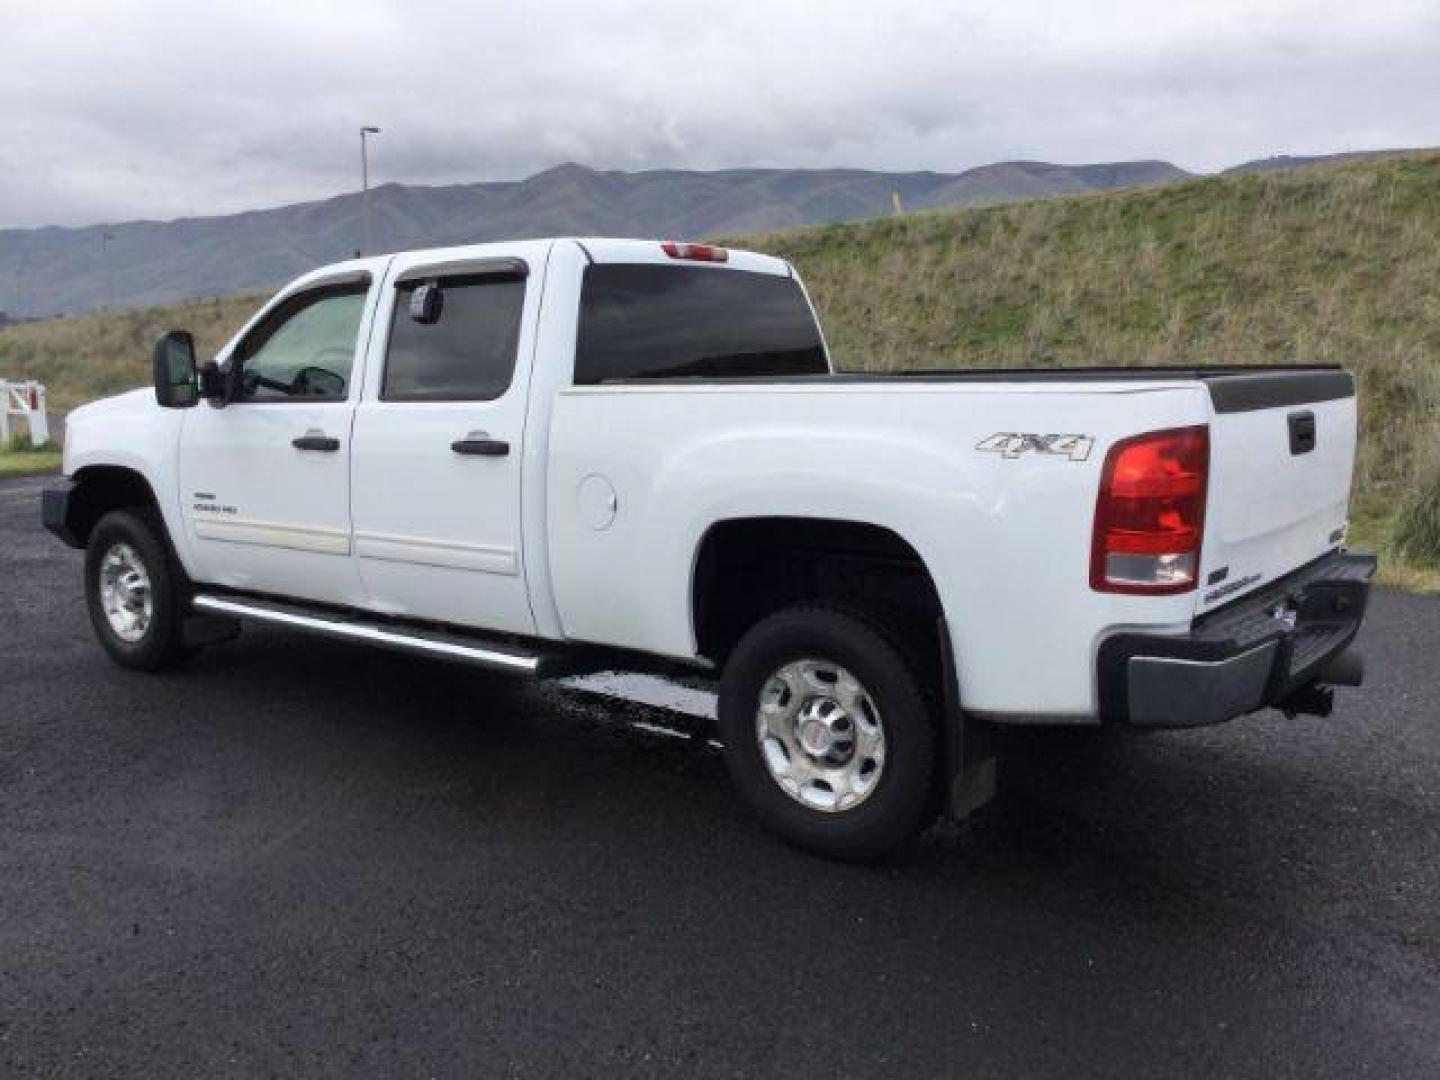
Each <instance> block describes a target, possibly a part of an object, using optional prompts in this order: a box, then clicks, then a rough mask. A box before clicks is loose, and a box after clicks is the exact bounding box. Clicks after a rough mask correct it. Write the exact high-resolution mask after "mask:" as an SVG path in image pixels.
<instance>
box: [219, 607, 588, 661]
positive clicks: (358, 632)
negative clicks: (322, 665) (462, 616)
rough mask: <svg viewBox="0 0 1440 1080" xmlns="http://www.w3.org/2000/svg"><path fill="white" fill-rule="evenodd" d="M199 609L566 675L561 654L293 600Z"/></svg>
mask: <svg viewBox="0 0 1440 1080" xmlns="http://www.w3.org/2000/svg"><path fill="white" fill-rule="evenodd" d="M191 603H192V605H193V606H194V608H195V610H196V611H202V612H205V613H207V614H212V615H228V616H231V617H232V618H241V619H255V620H257V621H259V622H268V623H273V624H275V625H277V626H288V627H290V628H291V629H293V630H304V631H308V632H309V633H313V634H323V635H324V636H326V637H332V638H339V639H341V640H342V641H361V642H364V643H366V644H368V645H378V646H380V647H381V648H386V649H396V650H399V651H401V652H409V653H418V654H420V655H422V656H434V657H440V658H443V659H446V660H458V661H460V662H462V663H466V664H474V665H476V666H478V667H484V668H490V669H492V670H496V671H508V672H510V673H511V674H514V675H529V676H531V677H532V678H537V679H545V678H553V677H556V676H559V675H564V674H568V673H569V671H568V666H567V664H566V661H565V659H564V658H562V657H558V656H541V655H535V654H530V653H524V652H521V651H519V650H517V649H511V648H506V647H503V646H496V645H492V644H488V643H487V644H485V645H481V644H479V643H478V642H477V641H476V640H475V639H473V638H467V637H462V636H461V635H458V634H444V633H436V632H430V631H424V630H413V629H410V628H408V627H407V628H405V629H403V630H402V629H399V628H395V629H391V628H389V627H385V626H381V625H379V624H377V623H374V622H364V621H360V620H357V619H350V618H347V617H345V616H344V615H339V614H335V613H331V612H328V611H327V612H317V611H310V610H307V609H304V608H300V607H295V606H292V605H289V604H280V603H275V602H272V601H268V600H253V599H250V598H249V597H246V598H245V599H243V600H242V599H237V598H234V597H230V596H213V595H209V594H206V593H201V594H199V595H197V596H196V597H195V598H194V600H192V601H191Z"/></svg>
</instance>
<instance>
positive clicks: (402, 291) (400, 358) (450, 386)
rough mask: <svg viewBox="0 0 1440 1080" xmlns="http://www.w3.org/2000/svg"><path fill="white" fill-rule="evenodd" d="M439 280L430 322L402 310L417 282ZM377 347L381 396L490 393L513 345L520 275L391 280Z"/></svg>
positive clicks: (503, 379)
mask: <svg viewBox="0 0 1440 1080" xmlns="http://www.w3.org/2000/svg"><path fill="white" fill-rule="evenodd" d="M425 284H432V285H435V284H438V285H439V287H440V295H441V301H440V314H439V317H438V318H437V319H436V320H435V321H434V322H429V323H421V322H416V321H415V320H414V319H412V318H411V317H410V298H411V296H412V295H413V294H414V292H415V290H416V289H417V288H419V287H420V286H421V285H425ZM395 291H396V297H395V311H394V314H393V315H392V316H391V318H390V344H389V347H388V349H387V350H386V353H385V380H384V386H383V387H382V388H381V392H380V396H381V398H383V399H384V400H385V401H491V400H493V399H495V398H498V397H499V396H500V395H502V394H503V393H505V391H506V390H508V389H509V388H510V379H511V376H513V375H514V373H515V353H516V350H517V349H518V348H519V345H520V313H521V310H522V309H523V308H524V306H525V279H524V278H523V277H520V276H518V275H496V274H469V275H464V276H458V277H449V278H439V279H438V280H437V279H434V278H431V279H428V280H426V281H404V282H401V283H400V284H399V285H398V286H397V287H396V290H395Z"/></svg>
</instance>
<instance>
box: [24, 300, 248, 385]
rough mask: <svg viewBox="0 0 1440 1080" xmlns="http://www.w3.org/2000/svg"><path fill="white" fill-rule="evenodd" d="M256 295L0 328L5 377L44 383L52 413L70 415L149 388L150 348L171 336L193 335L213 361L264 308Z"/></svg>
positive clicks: (200, 349) (199, 351) (199, 350)
mask: <svg viewBox="0 0 1440 1080" xmlns="http://www.w3.org/2000/svg"><path fill="white" fill-rule="evenodd" d="M261 299H262V298H261V297H258V296H231V297H224V298H222V299H215V300H194V301H191V302H190V303H186V304H177V305H176V306H174V307H155V308H134V309H131V310H129V311H117V312H114V313H111V314H105V315H83V316H75V317H73V318H68V319H51V320H49V321H46V322H36V323H22V324H21V325H19V326H7V327H4V328H0V379H4V378H11V379H15V378H32V379H39V380H41V381H42V382H44V383H45V386H46V390H47V391H48V396H49V403H50V408H51V409H52V410H53V411H56V412H66V411H68V410H70V409H73V408H74V407H75V406H76V405H80V404H83V403H84V402H87V401H93V400H94V399H95V398H98V397H105V396H106V395H108V394H114V393H118V392H120V391H121V390H133V389H134V388H135V387H137V386H144V385H147V384H148V383H149V382H150V350H151V348H152V347H153V346H154V344H155V339H156V338H157V337H158V336H159V335H160V334H162V333H163V332H164V331H166V330H189V331H190V332H191V333H192V334H194V335H195V347H196V352H197V355H199V356H202V357H203V356H211V355H213V354H214V353H215V350H217V349H218V348H219V347H220V346H221V345H223V344H224V343H225V342H226V341H228V340H229V339H230V337H231V336H232V335H233V334H234V333H235V331H236V330H238V329H239V328H240V327H241V325H243V324H244V322H245V320H246V319H248V318H249V317H250V316H251V315H252V314H253V313H254V312H255V309H256V308H257V307H259V305H260V303H261Z"/></svg>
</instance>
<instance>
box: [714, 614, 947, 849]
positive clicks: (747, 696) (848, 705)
mask: <svg viewBox="0 0 1440 1080" xmlns="http://www.w3.org/2000/svg"><path fill="white" fill-rule="evenodd" d="M896 640H900V635H892V634H890V633H888V632H886V629H885V627H884V626H883V625H881V624H872V623H871V622H870V621H868V620H866V619H865V618H863V617H858V616H856V615H852V614H850V613H848V612H843V611H838V610H835V609H831V608H826V607H820V606H811V605H805V606H799V607H794V608H789V609H786V610H784V611H781V612H778V613H776V614H774V615H771V616H769V617H768V618H766V619H764V620H762V621H761V622H759V623H757V624H756V625H755V626H754V627H753V628H752V629H751V630H750V631H749V632H748V633H747V634H746V635H745V636H744V637H743V638H742V639H741V640H740V643H739V644H738V645H737V646H736V648H735V651H734V652H733V653H732V654H731V656H730V659H729V662H728V663H727V664H726V666H725V671H724V673H723V675H722V677H721V680H720V702H719V727H720V732H721V737H722V738H723V739H724V742H725V753H726V760H727V763H728V765H729V769H730V774H731V777H732V778H733V780H734V782H735V785H736V786H737V787H738V788H739V790H740V793H741V795H742V797H743V798H744V799H745V801H746V802H747V803H748V804H749V805H750V807H751V809H753V810H754V811H755V813H756V814H757V815H758V816H759V818H760V820H761V821H762V822H763V823H764V824H765V825H767V826H768V827H769V828H770V829H771V830H773V831H774V832H776V833H778V834H779V835H781V836H782V837H784V838H785V839H787V840H789V841H791V842H792V843H794V844H797V845H798V846H800V847H803V848H806V849H808V850H811V851H815V852H817V853H820V854H823V855H829V856H832V857H836V858H845V859H872V858H875V857H878V856H880V855H883V854H885V853H886V852H888V851H890V850H891V849H892V848H894V847H896V846H897V845H899V844H900V843H902V842H903V841H905V840H906V839H907V838H909V837H910V836H912V835H913V834H914V833H916V832H917V831H919V830H920V829H921V828H922V827H923V826H924V825H926V824H927V823H928V822H929V820H930V818H931V816H932V810H933V807H934V805H935V804H934V801H933V794H934V783H935V775H936V749H935V746H936V723H935V716H934V711H933V709H932V707H931V705H930V702H929V698H928V695H927V694H926V692H925V686H924V683H923V681H922V679H921V677H920V676H919V675H918V674H917V673H916V670H915V669H914V668H913V667H912V665H911V664H910V663H908V662H907V660H906V658H905V657H904V655H903V654H902V653H901V652H900V650H899V648H898V647H897V646H896V644H894V641H896Z"/></svg>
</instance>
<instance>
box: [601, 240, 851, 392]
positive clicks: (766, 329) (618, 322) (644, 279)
mask: <svg viewBox="0 0 1440 1080" xmlns="http://www.w3.org/2000/svg"><path fill="white" fill-rule="evenodd" d="M829 371H830V367H829V363H828V361H827V360H826V357H825V346H824V343H823V341H822V340H821V337H820V328H819V326H818V325H817V324H816V322H815V316H814V314H813V313H812V312H811V310H810V304H809V302H808V301H807V300H806V299H805V293H804V291H803V290H802V289H801V288H800V283H799V282H797V281H796V280H795V279H794V278H792V277H788V276H780V275H776V274H763V273H752V272H748V271H743V270H732V269H721V268H716V267H706V266H671V265H665V264H652V263H634V264H631V263H597V264H595V265H592V266H590V267H588V268H586V270H585V281H584V285H583V287H582V290H581V297H580V328H579V338H578V341H577V343H576V351H575V382H576V384H577V385H582V386H583V385H594V384H596V383H606V382H620V381H629V380H637V379H642V380H643V379H673V378H701V379H726V378H753V377H756V376H767V375H769V376H794V375H826V374H829Z"/></svg>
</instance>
